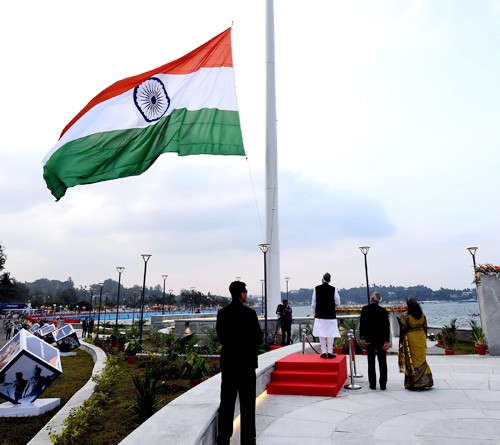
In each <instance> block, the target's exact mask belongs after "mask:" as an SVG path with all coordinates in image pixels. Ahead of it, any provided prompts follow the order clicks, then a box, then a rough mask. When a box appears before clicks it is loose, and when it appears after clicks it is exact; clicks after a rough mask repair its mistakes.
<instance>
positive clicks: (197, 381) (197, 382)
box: [189, 379, 203, 388]
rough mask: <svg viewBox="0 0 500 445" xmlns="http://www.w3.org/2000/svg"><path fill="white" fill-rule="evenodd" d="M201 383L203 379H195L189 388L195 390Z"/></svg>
mask: <svg viewBox="0 0 500 445" xmlns="http://www.w3.org/2000/svg"><path fill="white" fill-rule="evenodd" d="M201 382H203V379H194V380H190V381H189V387H190V388H194V387H195V386H197V385H199V384H200V383H201Z"/></svg>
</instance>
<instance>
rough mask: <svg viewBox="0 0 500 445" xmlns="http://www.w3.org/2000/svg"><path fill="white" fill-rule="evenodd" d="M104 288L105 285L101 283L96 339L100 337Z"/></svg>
mask: <svg viewBox="0 0 500 445" xmlns="http://www.w3.org/2000/svg"><path fill="white" fill-rule="evenodd" d="M103 286H104V283H99V287H100V288H101V290H100V291H99V309H98V311H99V312H98V314H97V334H96V337H99V323H101V302H102V288H103Z"/></svg>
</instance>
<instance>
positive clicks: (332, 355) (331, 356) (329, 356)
mask: <svg viewBox="0 0 500 445" xmlns="http://www.w3.org/2000/svg"><path fill="white" fill-rule="evenodd" d="M327 357H328V358H335V357H337V356H336V355H335V354H327Z"/></svg>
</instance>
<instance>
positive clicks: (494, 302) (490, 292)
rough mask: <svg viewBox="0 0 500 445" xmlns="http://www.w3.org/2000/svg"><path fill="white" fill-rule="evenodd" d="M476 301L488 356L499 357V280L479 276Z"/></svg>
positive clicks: (487, 276)
mask: <svg viewBox="0 0 500 445" xmlns="http://www.w3.org/2000/svg"><path fill="white" fill-rule="evenodd" d="M477 301H478V303H479V316H480V317H481V326H482V328H483V329H484V332H485V333H486V343H487V344H488V351H489V353H490V355H500V278H497V277H492V276H489V275H481V282H480V284H479V285H478V286H477Z"/></svg>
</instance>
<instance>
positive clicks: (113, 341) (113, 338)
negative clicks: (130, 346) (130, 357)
mask: <svg viewBox="0 0 500 445" xmlns="http://www.w3.org/2000/svg"><path fill="white" fill-rule="evenodd" d="M118 335H119V332H118V329H116V328H113V330H112V331H111V334H110V335H109V337H108V338H109V340H110V341H111V347H112V348H116V347H117V346H118Z"/></svg>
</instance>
